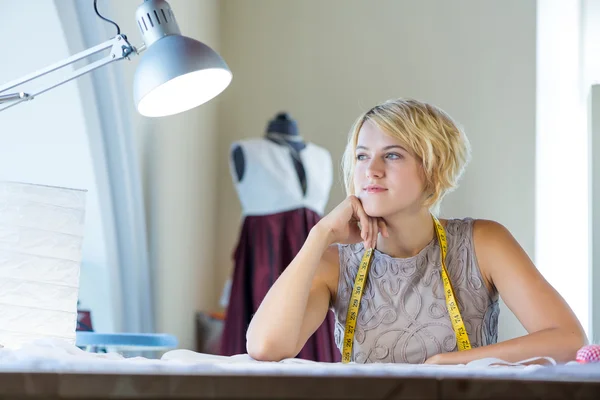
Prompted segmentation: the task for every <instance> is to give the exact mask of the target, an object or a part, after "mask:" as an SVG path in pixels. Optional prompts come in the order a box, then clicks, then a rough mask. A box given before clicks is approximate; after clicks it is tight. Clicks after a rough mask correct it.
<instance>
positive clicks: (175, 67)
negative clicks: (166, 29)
mask: <svg viewBox="0 0 600 400" xmlns="http://www.w3.org/2000/svg"><path fill="white" fill-rule="evenodd" d="M231 79H232V74H231V71H230V70H229V68H228V66H227V64H226V63H225V61H223V59H222V58H221V57H220V56H219V55H218V54H217V53H216V52H215V51H214V50H212V49H211V48H210V47H208V46H206V45H205V44H203V43H201V42H199V41H197V40H194V39H191V38H189V37H185V36H181V35H168V36H164V37H162V38H160V39H159V40H156V41H155V42H153V43H152V44H151V45H150V46H149V47H148V49H147V50H146V51H144V53H143V54H142V59H141V60H140V63H139V65H138V67H137V70H136V72H135V77H134V83H133V93H134V99H135V104H136V107H137V110H138V112H139V113H140V114H142V115H144V116H147V117H163V116H167V115H173V114H178V113H180V112H183V111H187V110H189V109H192V108H194V107H197V106H199V105H201V104H203V103H206V102H207V101H209V100H211V99H212V98H214V97H216V96H217V95H218V94H219V93H221V92H222V91H223V90H225V88H226V87H227V86H228V85H229V83H230V82H231Z"/></svg>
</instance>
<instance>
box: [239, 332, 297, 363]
mask: <svg viewBox="0 0 600 400" xmlns="http://www.w3.org/2000/svg"><path fill="white" fill-rule="evenodd" d="M280 347H281V344H279V343H276V342H273V341H271V340H265V339H262V340H258V339H254V338H248V339H246V351H247V352H248V355H249V356H250V357H251V358H252V359H253V360H256V361H281V360H283V359H285V358H291V357H293V355H291V354H289V352H288V351H286V350H285V349H281V348H280Z"/></svg>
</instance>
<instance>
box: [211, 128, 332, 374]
mask: <svg viewBox="0 0 600 400" xmlns="http://www.w3.org/2000/svg"><path fill="white" fill-rule="evenodd" d="M234 146H239V147H240V148H241V149H242V150H243V153H244V160H245V161H244V164H245V171H244V175H243V179H242V180H241V181H239V180H238V179H237V177H236V176H235V174H233V175H234V182H235V185H236V190H237V192H238V196H239V198H240V201H241V204H242V210H243V224H242V228H241V232H240V235H239V240H238V244H237V247H236V249H235V253H234V271H233V277H232V283H231V295H230V298H229V303H228V307H227V312H226V317H225V326H224V329H223V335H222V339H221V354H222V355H226V356H230V355H235V354H244V353H246V330H247V328H248V325H249V324H250V320H251V318H252V316H253V315H254V313H255V312H256V310H257V309H258V306H259V305H260V303H261V301H262V300H263V298H264V297H265V295H266V294H267V291H268V290H269V289H270V288H271V286H272V285H273V283H274V282H275V280H276V279H277V278H278V277H279V275H280V274H281V273H282V272H283V270H284V269H285V267H287V265H289V263H290V262H291V261H292V260H293V258H294V257H295V256H296V254H297V253H298V251H299V250H300V248H301V247H302V245H303V244H304V241H305V240H306V238H307V236H308V233H309V232H310V229H311V228H312V227H313V226H314V225H315V224H316V223H317V222H318V221H319V220H320V219H321V217H322V215H323V213H324V210H325V206H326V203H327V200H328V198H329V191H330V189H331V184H332V164H331V156H330V155H329V153H328V152H327V151H326V150H325V149H323V148H321V147H319V146H316V145H314V144H312V143H307V144H306V147H305V148H304V149H303V150H302V151H300V152H299V154H300V158H301V163H302V165H303V167H304V171H305V174H306V187H305V189H306V190H305V192H304V191H303V190H302V186H301V184H300V181H299V179H298V175H297V173H296V170H295V168H294V165H293V160H292V157H291V150H290V148H288V147H286V146H283V145H281V144H277V143H273V142H272V141H269V140H266V139H251V140H245V141H241V142H237V143H235V144H234ZM232 171H233V166H232ZM333 332H334V319H333V314H332V312H331V311H329V312H328V314H327V318H326V319H325V321H324V322H323V324H322V325H321V326H320V327H319V328H318V329H317V331H316V332H315V333H314V334H313V335H312V336H311V337H310V338H309V340H308V341H307V343H306V345H305V346H304V347H303V348H302V350H301V351H300V353H299V354H298V356H297V357H298V358H302V359H306V360H312V361H320V362H338V361H339V360H340V352H339V350H338V349H337V348H336V346H335V342H334V336H333Z"/></svg>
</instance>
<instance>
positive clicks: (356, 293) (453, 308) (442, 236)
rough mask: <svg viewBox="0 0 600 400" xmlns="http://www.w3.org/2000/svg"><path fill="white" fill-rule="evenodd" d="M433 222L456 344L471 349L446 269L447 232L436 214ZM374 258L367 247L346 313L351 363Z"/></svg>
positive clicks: (345, 351)
mask: <svg viewBox="0 0 600 400" xmlns="http://www.w3.org/2000/svg"><path fill="white" fill-rule="evenodd" d="M431 217H432V218H433V223H434V226H435V232H436V235H437V238H438V242H439V245H440V258H441V259H442V283H443V284H444V294H445V296H446V308H447V309H448V314H449V315H450V321H451V322H452V328H453V329H454V334H455V335H456V344H457V346H458V350H459V351H460V350H469V349H470V348H471V342H470V341H469V336H468V335H467V330H466V329H465V324H464V322H463V319H462V316H461V315H460V310H459V309H458V303H457V301H456V296H455V295H454V289H453V288H452V284H451V283H450V278H449V277H448V270H447V269H446V255H447V253H448V241H447V239H446V232H445V231H444V227H443V226H442V224H440V221H439V220H438V219H437V218H436V217H435V216H434V215H432V216H431ZM372 258H373V249H367V250H366V251H365V254H363V258H362V260H361V262H360V265H359V267H358V272H357V273H356V279H355V281H354V288H353V289H352V296H351V297H350V304H348V313H347V314H346V329H345V331H344V342H343V343H342V362H343V363H349V362H350V361H351V360H352V345H353V344H354V331H355V329H356V320H357V318H358V308H359V306H360V300H361V298H362V295H363V292H364V288H365V285H366V281H367V276H368V274H369V268H370V266H371V261H372Z"/></svg>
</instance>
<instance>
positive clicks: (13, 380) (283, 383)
mask: <svg viewBox="0 0 600 400" xmlns="http://www.w3.org/2000/svg"><path fill="white" fill-rule="evenodd" d="M8 398H10V399H41V398H44V399H74V398H77V399H108V398H120V399H146V398H165V399H167V398H168V399H177V398H181V399H183V398H196V399H465V400H466V399H480V398H488V399H509V398H518V399H599V398H600V381H583V380H580V381H577V380H571V381H560V382H559V381H550V380H544V379H537V380H525V379H510V380H508V379H488V378H486V379H480V378H448V379H446V378H432V377H426V378H417V377H411V378H391V377H373V376H355V377H340V376H331V377H328V376H322V377H314V376H312V377H309V376H281V375H277V376H268V375H260V376H249V375H217V376H215V375H173V374H168V375H148V374H125V375H116V374H115V375H110V374H89V373H77V374H71V373H69V374H57V373H23V372H18V373H17V372H9V373H0V399H8Z"/></svg>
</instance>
